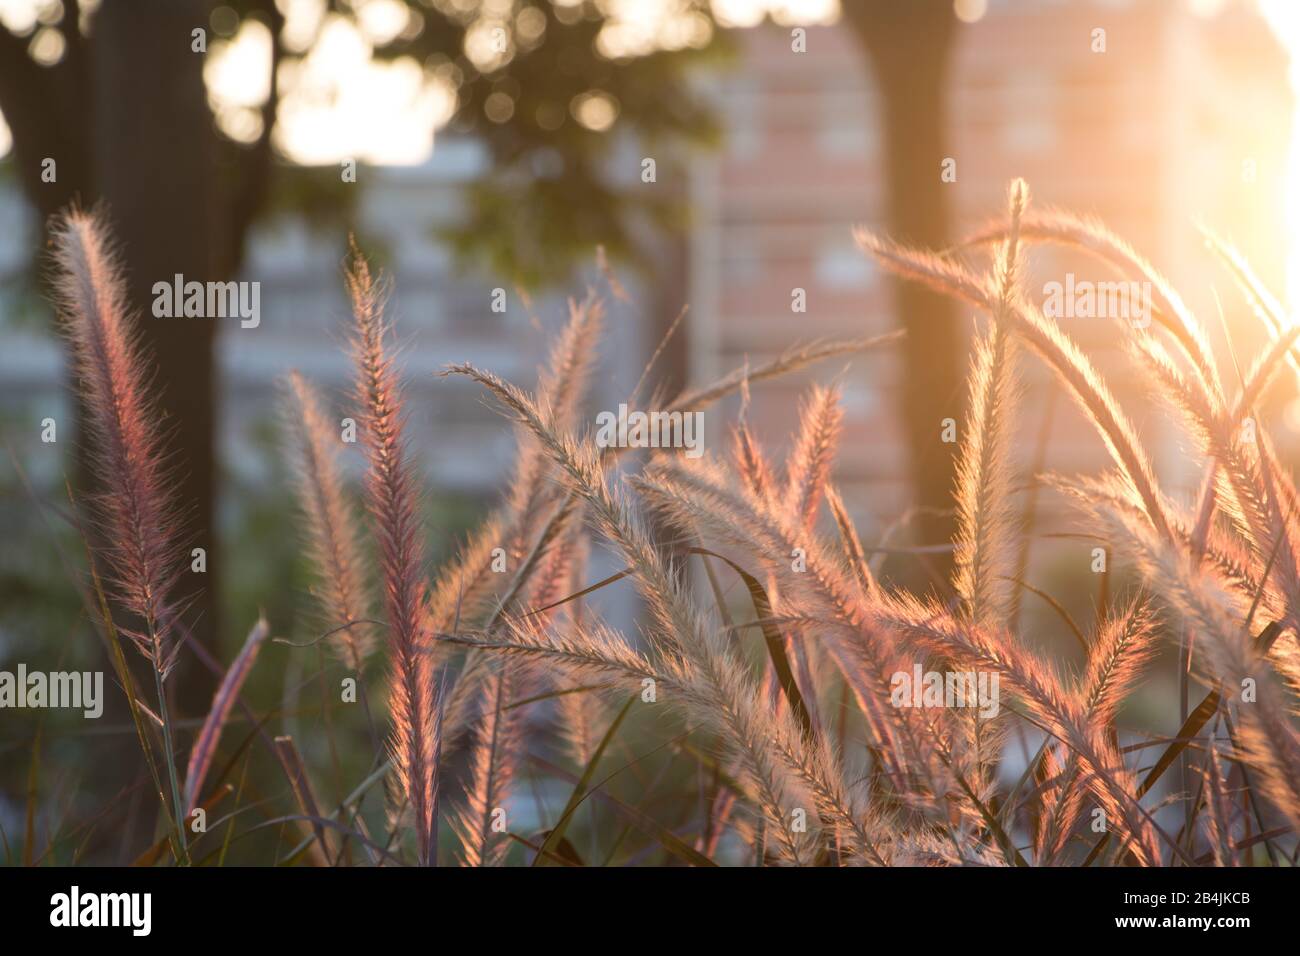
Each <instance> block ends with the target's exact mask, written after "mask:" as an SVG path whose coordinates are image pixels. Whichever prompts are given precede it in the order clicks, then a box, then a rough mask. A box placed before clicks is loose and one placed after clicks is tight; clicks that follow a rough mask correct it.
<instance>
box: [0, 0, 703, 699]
mask: <svg viewBox="0 0 1300 956" xmlns="http://www.w3.org/2000/svg"><path fill="white" fill-rule="evenodd" d="M224 6H225V7H229V8H231V9H233V10H234V11H235V13H236V14H237V17H238V19H239V21H240V22H242V21H243V20H244V19H247V18H256V19H258V20H260V21H261V22H262V23H263V24H265V25H266V26H267V27H268V28H269V29H270V31H271V34H272V37H273V54H272V56H273V63H272V67H273V68H272V85H271V91H270V97H269V98H268V100H267V102H266V103H265V104H264V106H263V107H262V120H263V122H262V132H261V135H260V136H259V137H258V138H257V140H256V141H255V142H253V143H252V144H241V143H235V142H233V141H231V140H229V139H227V138H226V137H224V136H223V135H222V134H221V133H220V132H219V131H218V130H217V128H216V126H215V124H214V122H213V117H212V114H211V110H210V108H209V105H208V102H207V91H206V89H205V87H204V82H203V63H204V55H203V54H202V53H199V52H195V51H194V49H193V39H192V31H194V30H195V29H200V28H201V29H203V30H204V31H205V34H206V39H207V40H209V41H211V40H212V39H214V38H215V35H214V32H213V29H212V22H211V19H210V18H211V16H212V13H213V4H212V3H210V2H206V0H103V2H102V3H101V4H100V6H99V8H98V9H97V10H95V11H94V12H93V13H91V14H90V15H89V16H88V17H86V18H85V20H84V23H85V26H86V29H84V30H83V29H82V28H81V27H80V26H79V24H80V23H82V22H83V20H82V12H83V11H82V9H81V5H80V3H79V2H78V0H64V4H63V16H62V19H61V20H60V21H58V22H57V23H56V24H54V26H55V28H57V29H58V30H59V31H60V32H61V33H62V35H63V38H64V41H65V43H66V49H65V52H64V55H63V56H62V58H61V59H60V60H59V61H58V62H57V63H55V64H52V65H42V64H38V63H37V62H36V61H35V60H34V59H33V58H32V57H31V56H30V55H29V51H28V47H29V44H30V42H31V38H30V36H27V37H20V36H16V35H14V34H13V33H10V32H8V31H7V30H5V29H3V28H0V112H2V113H3V115H4V117H5V120H6V122H7V123H8V125H9V127H10V129H11V130H12V133H13V139H14V157H13V158H14V161H15V166H16V168H17V175H18V179H19V181H20V182H21V184H22V186H23V189H24V192H25V193H26V195H27V196H28V198H29V199H30V201H31V202H32V204H33V205H34V207H35V208H36V209H37V210H38V211H39V213H40V214H41V216H42V217H43V218H44V219H48V218H49V217H50V216H52V215H53V214H55V213H57V212H58V211H59V210H60V209H63V208H64V207H66V206H67V205H68V204H69V203H70V202H74V201H75V202H79V203H81V204H83V205H89V204H92V203H95V202H99V201H101V200H102V201H103V202H104V203H105V204H106V205H107V208H108V211H109V214H110V217H111V222H112V224H113V227H114V230H115V235H116V238H117V241H118V243H119V245H120V247H121V251H122V253H123V255H124V257H125V261H126V263H127V265H128V268H129V281H130V294H131V298H132V301H133V303H134V305H135V306H136V307H137V308H139V309H141V310H142V311H145V312H146V314H147V309H148V306H149V303H150V288H151V286H152V284H153V282H155V281H158V279H159V278H164V277H170V276H172V275H174V274H175V273H181V274H183V275H186V276H187V277H195V278H202V279H204V280H224V279H227V278H230V277H232V276H233V275H234V274H235V273H236V272H237V271H238V269H239V268H240V265H241V263H242V259H243V250H244V243H245V239H246V237H247V235H248V232H249V228H250V226H251V225H252V223H253V222H254V221H255V220H256V218H257V217H258V216H259V215H260V214H262V213H263V212H264V211H265V210H266V209H267V207H268V205H269V204H270V203H271V202H272V201H274V203H275V204H276V205H284V204H285V201H286V200H285V197H288V201H289V202H292V201H294V200H295V199H296V200H299V201H303V200H304V199H306V200H316V201H317V202H316V203H315V204H314V205H316V206H317V207H319V206H320V205H334V204H337V205H338V206H339V207H344V206H345V205H346V203H347V202H348V199H350V195H351V192H352V191H351V190H342V189H336V190H334V191H333V192H332V193H330V194H328V197H327V198H328V200H329V202H328V203H326V204H322V203H320V202H319V200H320V199H321V198H322V195H321V189H320V186H319V180H318V179H312V178H311V177H307V179H306V181H304V176H305V175H306V174H305V173H303V172H302V171H301V170H297V169H295V168H293V167H292V166H290V165H289V164H285V163H281V162H277V161H276V156H275V155H274V149H273V145H272V131H273V129H274V126H275V120H276V116H277V112H278V108H279V103H280V95H279V94H280V90H279V89H278V88H277V86H276V81H275V78H276V76H277V70H276V69H275V67H277V66H278V65H279V64H280V63H282V62H285V61H287V60H288V59H289V58H290V53H289V52H288V51H287V50H286V48H285V46H284V44H283V43H282V32H283V26H284V21H283V18H282V17H281V15H280V13H279V11H278V10H277V8H276V5H275V2H274V0H230V2H228V3H226V4H224ZM329 6H330V9H331V10H332V11H333V12H335V13H340V14H343V15H351V13H352V10H351V8H350V7H349V6H348V5H347V4H344V3H340V2H338V0H331V2H330V4H329ZM409 7H410V10H411V11H412V14H413V16H414V17H416V18H417V21H415V22H418V24H419V26H420V29H419V30H418V31H417V32H415V33H414V35H412V36H409V37H407V38H398V39H396V40H394V41H393V42H392V43H391V44H389V45H387V46H386V47H383V48H381V49H379V50H377V51H376V54H377V55H378V56H380V57H395V56H401V55H412V56H416V57H418V58H420V60H421V61H422V62H434V61H436V62H439V63H440V64H442V65H443V66H444V67H445V68H446V69H447V70H448V71H449V74H448V75H451V76H454V77H456V78H457V79H458V81H459V82H458V93H459V105H458V109H457V112H456V115H455V117H454V120H453V128H454V129H456V130H461V131H467V132H468V131H473V132H475V133H477V134H479V135H480V136H481V138H482V139H483V141H484V142H485V143H486V144H487V145H488V147H489V149H490V152H491V160H492V162H491V172H490V175H489V176H487V177H486V178H484V179H483V180H482V181H480V182H478V183H476V184H474V185H473V186H472V187H471V189H470V193H469V199H470V202H469V204H468V208H469V217H468V221H467V222H465V223H463V224H461V226H460V227H459V228H457V229H456V230H455V231H454V232H450V233H448V234H447V235H446V238H447V239H448V240H449V241H451V242H452V243H453V245H454V247H455V249H456V250H457V252H458V253H459V254H460V256H461V257H462V258H463V259H465V260H474V261H476V262H478V263H481V264H485V265H487V266H488V267H490V268H492V269H493V270H495V271H496V272H497V273H499V274H502V275H504V276H505V277H507V278H509V279H511V280H513V281H514V282H516V283H519V284H521V285H525V286H529V287H535V286H537V285H539V284H542V283H545V282H554V281H560V280H563V279H564V278H565V277H566V275H567V271H568V270H569V269H570V268H571V267H572V266H573V265H574V263H575V260H577V259H579V258H581V259H583V260H586V259H587V258H588V257H589V256H590V254H591V250H592V249H593V248H594V247H595V246H596V245H598V244H602V245H604V246H605V247H606V249H608V250H609V251H610V253H611V254H613V255H616V256H619V255H621V256H627V257H631V256H635V254H636V253H637V252H639V251H643V247H644V245H645V243H644V239H645V237H647V236H650V237H653V236H654V235H657V234H661V232H660V231H659V230H656V229H654V228H653V227H655V226H663V225H665V224H667V223H670V222H672V221H674V219H675V217H676V216H677V214H678V212H679V204H680V201H681V199H682V193H681V192H680V191H678V190H674V189H672V188H670V187H669V188H663V189H650V190H647V189H640V190H632V189H628V188H626V187H625V186H621V185H620V182H621V180H620V178H619V177H616V176H612V175H611V174H610V170H609V164H608V163H607V162H605V159H606V157H608V155H609V154H610V151H611V150H612V149H613V148H614V142H615V140H616V139H617V137H616V136H615V135H606V134H605V133H602V132H597V131H593V130H590V129H587V128H586V127H584V126H582V125H580V124H579V123H578V122H576V121H575V120H574V118H573V116H572V115H571V113H570V104H571V102H572V100H573V98H574V97H575V96H580V95H582V94H585V93H590V92H591V91H593V90H599V91H601V92H603V93H605V94H607V95H609V96H610V97H612V98H613V100H614V101H615V102H617V104H618V110H619V125H618V127H617V128H618V129H619V130H624V129H630V130H632V131H635V133H636V134H637V135H638V136H639V137H640V138H641V141H643V142H645V143H646V144H648V146H649V148H652V149H658V148H662V149H663V151H664V155H663V156H662V157H661V159H662V160H664V161H665V164H667V163H669V162H671V160H672V154H673V149H674V148H675V147H677V146H678V145H679V144H681V143H682V142H683V141H684V140H702V139H707V138H709V137H711V136H712V135H714V132H715V130H714V127H713V124H712V123H711V121H710V118H709V116H708V114H707V112H706V110H704V109H703V108H702V107H701V106H700V105H699V104H698V103H697V102H696V100H695V99H694V97H693V96H692V95H691V93H690V91H689V89H688V88H687V86H686V85H685V83H684V77H683V69H684V67H685V66H686V65H687V63H688V62H689V61H690V60H691V59H693V58H694V57H696V56H697V55H698V53H699V51H695V50H682V51H664V52H658V53H651V54H649V55H646V56H640V57H636V58H633V59H628V60H619V61H614V60H609V59H606V58H604V57H602V56H600V55H599V54H598V53H597V51H596V48H595V43H594V41H595V37H596V34H597V32H598V31H599V30H600V28H601V25H602V22H603V21H602V20H601V19H600V17H599V16H596V15H594V14H593V13H592V12H591V11H586V12H584V13H581V14H579V15H577V16H572V15H569V14H564V15H561V12H559V11H557V9H556V8H555V7H554V6H553V5H552V4H550V3H539V4H533V3H521V4H519V5H518V10H517V11H516V14H519V13H521V12H522V11H523V10H525V9H528V10H533V11H536V12H535V13H533V14H530V16H531V17H532V21H533V25H534V26H535V25H536V22H537V15H538V14H541V15H542V16H543V17H544V22H543V29H542V30H541V31H540V32H539V33H537V34H536V36H531V33H532V31H527V30H524V29H523V28H522V26H523V21H521V20H520V19H519V16H518V15H516V16H515V17H514V18H513V19H512V20H510V21H508V22H507V27H506V28H505V32H504V34H503V37H504V40H505V44H506V50H507V51H508V52H507V55H506V57H505V58H504V60H505V62H502V63H500V64H497V65H493V66H492V68H491V69H486V70H480V69H479V68H478V67H476V66H475V64H474V62H473V61H472V60H471V59H470V58H469V57H468V56H467V55H466V53H465V39H466V33H467V31H468V30H469V29H470V28H471V27H472V26H473V24H474V20H475V19H476V16H475V13H474V12H473V11H469V12H465V11H460V10H458V9H457V7H456V6H455V5H453V4H450V3H444V2H442V0H433V2H431V3H423V2H421V3H416V2H411V3H410V4H409ZM297 55H299V56H301V55H302V54H297ZM430 58H433V59H432V60H431V59H430ZM493 94H499V95H505V96H508V97H509V98H510V99H511V101H512V104H513V107H512V110H511V116H510V118H509V120H508V121H504V122H491V121H489V120H488V119H487V118H486V117H487V115H489V113H490V111H489V110H487V109H486V107H487V100H488V97H490V96H492V95H493ZM46 158H50V159H53V160H54V161H55V163H56V167H55V168H56V178H55V180H54V181H53V182H47V181H45V180H44V179H43V178H42V169H43V167H42V162H43V160H45V159H46ZM335 180H336V181H337V175H336V176H335ZM312 211H313V212H315V211H316V210H312ZM646 226H649V227H652V228H649V229H647V228H646ZM652 241H656V240H653V239H652ZM646 258H647V259H649V258H658V259H664V258H665V257H664V256H662V255H661V254H659V253H656V254H655V255H654V256H652V257H646ZM674 280H675V282H676V283H679V284H678V285H676V286H673V285H670V284H668V283H664V284H662V285H661V286H660V288H665V289H670V288H676V289H677V290H678V291H679V292H680V290H681V289H682V288H683V287H684V286H682V285H681V284H680V283H684V278H683V277H680V276H674ZM661 298H662V299H663V300H664V301H663V302H660V303H655V305H654V306H652V312H653V314H654V315H656V316H657V315H660V314H662V315H665V316H667V317H666V318H664V319H662V320H660V321H659V325H661V326H662V325H664V324H666V322H667V321H670V320H671V317H672V315H675V313H676V311H677V310H678V309H680V307H681V305H682V302H681V301H671V299H673V298H675V297H674V296H670V295H667V294H665V295H663V296H661ZM141 331H142V336H143V339H144V344H145V345H146V347H147V348H148V349H149V350H150V351H151V352H152V353H153V355H154V356H155V357H156V358H157V360H158V378H157V381H156V385H157V386H158V391H159V393H160V395H161V408H162V411H163V413H164V414H165V416H166V418H167V421H166V424H165V428H166V434H167V449H168V452H169V456H170V460H171V462H172V463H173V464H174V465H175V468H176V474H177V478H178V485H177V487H178V493H179V496H180V498H181V500H182V502H183V503H184V505H185V507H186V509H187V510H188V512H189V515H190V519H191V528H192V537H193V541H194V546H195V547H204V548H206V549H207V553H208V561H207V574H206V577H205V578H204V580H203V587H202V588H201V589H199V590H197V593H196V594H195V596H194V597H193V599H192V604H191V607H190V612H189V620H190V624H191V626H192V627H193V629H194V633H195V637H196V639H197V640H198V641H199V642H201V643H202V644H205V645H208V646H211V644H212V641H213V638H214V635H215V634H216V633H217V632H218V628H219V626H220V620H219V615H218V600H217V597H218V594H219V590H220V574H221V567H222V562H221V560H220V554H219V547H218V545H219V542H218V540H217V538H216V536H215V535H214V533H213V532H214V518H215V514H214V512H215V507H214V503H215V494H216V480H217V469H216V462H215V460H214V434H213V431H214V413H215V408H216V402H215V397H216V382H215V371H216V370H215V356H214V346H215V334H216V325H215V324H214V323H211V322H197V323H196V322H168V321H146V322H144V323H142V328H141ZM651 334H652V335H653V332H652V333H651ZM80 470H81V475H80V481H79V484H81V485H82V486H83V487H85V486H93V480H94V476H93V474H90V473H89V470H88V469H87V468H86V467H85V465H84V463H83V464H82V466H81V469H80ZM209 688H210V678H209V675H207V674H206V673H205V672H204V671H203V670H202V669H201V668H194V667H189V668H185V669H183V670H182V671H181V691H180V694H179V696H180V698H181V701H182V710H188V711H193V710H195V709H198V708H201V707H203V706H204V704H205V701H206V698H207V691H208V689H209Z"/></svg>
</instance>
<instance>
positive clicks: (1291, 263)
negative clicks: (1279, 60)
mask: <svg viewBox="0 0 1300 956" xmlns="http://www.w3.org/2000/svg"><path fill="white" fill-rule="evenodd" d="M1260 10H1261V11H1262V12H1263V14H1264V18H1265V19H1266V20H1268V23H1269V26H1270V27H1272V29H1273V32H1274V33H1275V34H1276V35H1277V38H1278V41H1279V42H1280V43H1281V44H1282V45H1283V46H1284V47H1285V48H1286V50H1287V53H1288V54H1289V55H1290V57H1291V64H1290V67H1289V69H1288V70H1287V75H1288V78H1289V79H1290V82H1291V89H1292V90H1293V91H1295V92H1296V93H1297V97H1296V105H1295V106H1294V107H1293V110H1294V112H1293V115H1292V123H1291V146H1290V150H1289V153H1288V158H1287V170H1288V173H1289V175H1288V176H1287V178H1286V179H1287V185H1286V192H1285V197H1284V199H1283V201H1284V202H1285V203H1286V232H1287V236H1286V239H1287V270H1286V276H1287V279H1286V284H1287V304H1288V305H1289V306H1290V307H1291V309H1292V311H1293V312H1294V311H1295V309H1296V304H1297V303H1298V302H1300V4H1296V3H1295V2H1294V0H1260Z"/></svg>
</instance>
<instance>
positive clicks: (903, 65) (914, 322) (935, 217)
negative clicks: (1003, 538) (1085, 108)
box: [844, 0, 965, 580]
mask: <svg viewBox="0 0 1300 956" xmlns="http://www.w3.org/2000/svg"><path fill="white" fill-rule="evenodd" d="M844 12H845V17H846V20H847V21H848V23H849V24H850V26H851V27H852V29H853V32H854V35H855V36H856V38H857V40H858V42H859V44H860V45H861V47H862V49H863V51H864V53H866V54H867V57H868V59H869V61H870V63H871V65H872V68H873V70H874V73H875V77H876V86H877V88H878V90H879V93H880V101H881V103H882V109H883V116H882V121H883V124H884V143H885V175H886V193H887V195H888V201H887V203H886V216H887V222H886V226H887V229H888V231H889V233H890V234H891V235H892V236H893V237H894V238H896V239H900V240H903V241H906V242H909V243H914V244H917V245H923V246H933V247H941V246H944V245H946V244H947V243H948V241H949V238H950V236H949V227H950V207H949V201H948V190H949V189H950V188H952V187H951V186H950V185H948V184H946V183H943V182H941V181H940V178H939V174H940V164H941V163H942V161H943V160H944V158H945V157H947V156H950V155H951V153H950V152H949V150H948V148H947V138H946V125H947V115H946V113H947V110H946V105H947V80H948V63H949V58H950V53H951V47H952V36H953V28H954V21H953V12H952V3H951V0H906V2H897V0H854V2H851V3H846V4H845V5H844ZM894 301H895V303H896V305H897V309H898V315H899V317H900V319H901V320H902V323H903V326H904V327H905V328H906V329H907V337H906V339H905V340H904V342H903V346H902V350H903V387H902V391H901V400H902V403H903V407H902V409H901V413H902V416H901V417H902V420H903V422H904V426H905V429H906V434H907V445H908V452H909V457H910V465H911V473H912V484H913V488H914V498H915V503H916V504H918V505H921V506H923V507H924V508H925V509H926V511H925V512H924V513H923V514H922V515H921V516H920V517H919V519H918V521H917V523H916V528H917V532H918V534H917V537H918V540H919V543H921V544H945V543H947V542H949V541H951V540H952V535H953V531H954V529H955V526H956V525H955V521H954V519H953V517H952V514H951V508H952V490H953V480H954V468H955V458H954V455H953V451H954V450H955V448H956V445H951V444H944V443H943V442H942V441H941V438H940V433H941V429H942V424H941V423H942V421H943V419H945V418H952V419H955V420H956V421H957V422H959V423H960V422H961V421H962V419H963V416H962V406H963V403H964V395H965V393H964V390H963V388H962V380H963V374H962V373H963V366H964V363H963V361H962V354H963V349H962V342H963V338H962V335H961V334H960V329H959V327H958V322H957V313H956V310H955V308H954V307H953V304H952V303H951V302H950V301H949V300H948V299H946V298H945V297H943V296H941V295H938V294H936V293H934V292H931V291H929V290H927V289H925V288H923V287H921V286H919V285H917V284H916V283H911V282H903V281H897V282H895V284H894ZM936 511H938V512H942V513H935V512H936ZM927 557H929V558H932V559H936V560H931V565H932V567H933V568H934V570H935V571H936V572H937V573H941V574H943V575H944V579H945V580H947V578H948V577H949V576H950V575H949V572H950V570H951V566H952V560H951V556H949V555H930V556H927Z"/></svg>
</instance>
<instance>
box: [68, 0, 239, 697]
mask: <svg viewBox="0 0 1300 956" xmlns="http://www.w3.org/2000/svg"><path fill="white" fill-rule="evenodd" d="M207 10H208V6H207V4H206V3H204V2H202V0H105V2H104V4H103V7H102V8H101V10H100V11H99V13H98V14H97V16H96V18H95V42H94V57H93V65H92V76H93V79H94V82H93V83H92V84H91V88H92V90H93V91H94V92H93V97H94V99H93V117H94V118H93V123H94V127H93V128H94V136H93V140H94V143H95V152H94V166H93V169H94V180H95V183H96V186H97V189H98V194H99V197H100V198H101V199H103V200H104V201H105V202H106V203H107V212H108V214H109V217H110V221H111V223H112V226H113V233H114V235H115V237H116V239H117V241H118V243H119V247H120V250H121V253H122V258H123V261H124V262H125V263H126V266H127V269H128V275H127V282H128V294H129V296H130V299H131V303H132V305H133V306H134V307H135V308H136V309H138V310H139V317H140V321H139V327H140V331H141V339H142V341H143V343H144V345H145V347H146V348H147V349H148V351H149V352H150V353H151V354H152V356H153V358H154V360H155V362H156V365H157V373H156V378H155V380H154V382H153V385H154V387H155V394H157V395H158V396H159V408H160V412H161V415H162V417H163V421H162V427H163V430H164V434H165V436H166V438H165V446H166V451H167V454H168V456H169V461H170V462H171V464H172V465H173V467H174V473H175V482H174V484H173V487H174V488H175V491H176V494H177V498H178V501H177V503H178V505H179V506H180V508H181V509H182V511H183V513H184V515H185V518H186V522H187V523H186V528H187V530H188V531H189V536H188V540H189V542H190V545H189V546H190V548H203V549H204V550H205V551H206V554H207V571H206V573H204V574H187V575H186V576H185V581H186V585H185V586H184V589H183V594H184V596H185V597H186V599H187V600H188V601H189V602H190V606H189V611H188V612H187V614H186V621H187V623H188V624H189V625H190V627H191V628H192V631H193V635H194V639H195V640H197V641H199V642H200V643H202V644H203V646H205V647H207V648H213V647H214V646H215V645H214V636H215V635H216V634H217V633H218V630H217V628H218V623H219V622H218V616H217V608H218V600H217V597H218V591H219V581H218V580H217V569H218V568H219V567H220V561H219V559H218V555H217V540H216V536H215V534H214V519H215V506H214V502H215V498H216V474H215V472H216V468H215V460H214V449H213V444H214V438H213V436H214V424H215V415H216V404H217V403H216V389H215V372H216V369H215V354H214V339H215V333H216V329H217V325H216V323H217V321H219V320H216V319H213V318H201V319H200V318H188V319H187V318H171V319H168V318H156V317H154V315H153V312H152V300H153V294H152V291H151V290H152V286H153V284H154V283H155V282H159V281H167V282H170V281H172V277H173V276H175V275H176V274H178V273H179V274H181V275H184V276H185V278H186V280H187V281H188V280H190V279H195V280H199V281H208V280H215V279H220V278H223V277H222V276H219V275H217V274H216V269H217V264H218V261H217V256H218V253H217V248H218V242H219V237H220V235H221V234H220V233H219V232H218V230H217V228H216V227H217V222H216V215H215V202H214V195H213V187H212V183H213V181H214V166H215V162H214V158H215V152H216V134H215V131H214V129H213V126H212V119H211V115H210V113H209V112H208V109H207V103H206V92H205V89H204V85H203V61H204V56H203V54H202V53H195V52H193V51H192V49H191V31H192V30H194V29H196V28H198V27H204V28H205V29H206V26H207ZM181 661H182V665H181V667H180V668H179V669H178V671H177V675H176V678H177V679H176V683H175V686H174V689H173V693H174V694H175V695H176V701H177V704H178V707H177V710H178V711H179V712H180V713H181V714H184V715H187V716H192V715H195V714H198V713H201V712H202V711H204V710H205V709H206V708H207V705H208V702H209V695H210V693H211V690H212V687H213V681H212V678H211V675H210V674H209V673H208V671H207V670H206V668H203V667H202V666H201V665H198V664H196V663H195V662H194V660H193V658H192V656H190V655H182V657H181Z"/></svg>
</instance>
